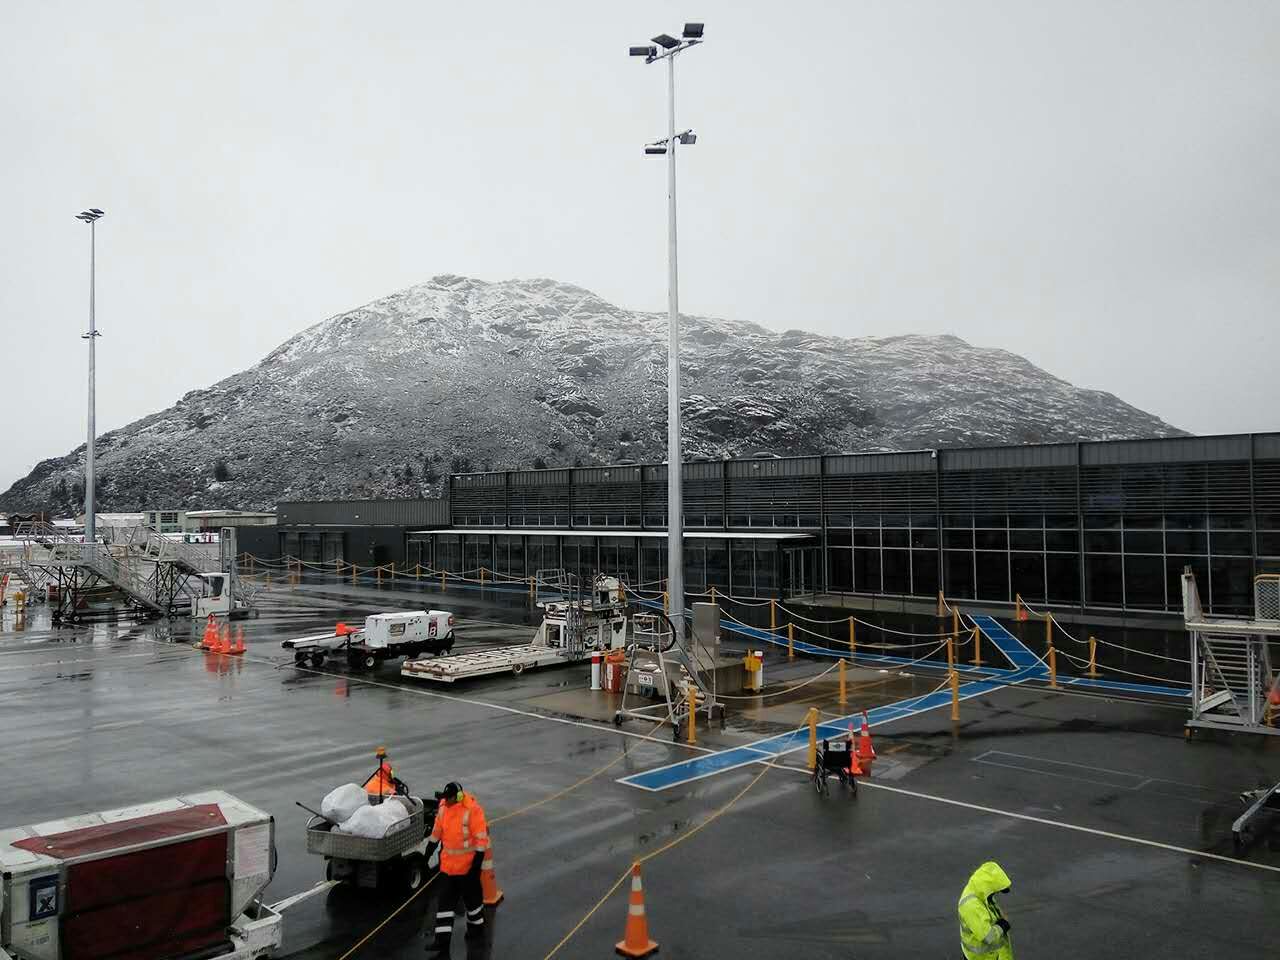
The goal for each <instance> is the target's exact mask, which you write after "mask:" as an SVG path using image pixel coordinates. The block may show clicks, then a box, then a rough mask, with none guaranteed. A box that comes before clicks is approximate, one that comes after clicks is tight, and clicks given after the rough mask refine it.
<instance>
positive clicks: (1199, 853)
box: [790, 768, 1280, 873]
mask: <svg viewBox="0 0 1280 960" xmlns="http://www.w3.org/2000/svg"><path fill="white" fill-rule="evenodd" d="M790 769H794V768H790ZM804 773H805V775H806V776H807V775H808V771H804ZM862 785H863V786H867V787H873V788H875V789H876V790H887V791H889V792H890V793H900V794H902V795H903V796H907V797H915V798H916V799H917V800H931V801H933V802H934V803H945V804H947V805H949V806H952V807H963V808H964V809H966V810H977V811H978V812H980V813H991V814H995V815H996V816H998V817H1008V818H1009V819H1010V820H1025V821H1027V822H1028V823H1038V824H1041V825H1042V826H1046V827H1057V828H1058V829H1059V830H1072V831H1075V832H1076V833H1087V834H1089V835H1091V836H1095V837H1105V838H1106V839H1108V840H1120V841H1121V842H1123V843H1133V844H1137V845H1138V846H1143V847H1154V848H1156V849H1157V850H1167V851H1168V852H1170V853H1182V854H1186V855H1187V856H1189V857H1198V858H1201V859H1205V860H1217V861H1218V862H1220V863H1229V864H1232V865H1233V866H1237V867H1250V868H1252V869H1254V870H1264V871H1266V872H1268V873H1280V866H1272V865H1271V864H1269V863H1254V862H1253V861H1251V860H1241V859H1239V858H1237V857H1228V856H1226V855H1225V854H1221V853H1209V852H1208V851H1205V850H1195V849H1193V848H1191V847H1180V846H1178V845H1177V844H1174V843H1162V842H1161V841H1159V840H1148V839H1147V838H1145V837H1135V836H1132V835H1130V834H1127V833H1114V832H1112V831H1110V830H1099V829H1098V828H1097V827H1086V826H1082V825H1081V824H1078V823H1067V822H1065V821H1062V820H1049V819H1047V818H1045V817H1033V816H1032V815H1031V814H1029V813H1015V812H1013V811H1012V810H1000V809H998V808H996V807H988V806H984V805H983V804H980V803H969V802H968V801H967V800H952V799H951V798H950V797H940V796H938V795H936V794H932V793H921V792H920V791H918V790H907V789H905V788H903V787H891V786H889V785H888V784H887V783H876V782H875V781H873V780H864V781H863V782H862Z"/></svg>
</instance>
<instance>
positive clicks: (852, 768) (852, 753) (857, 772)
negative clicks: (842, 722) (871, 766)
mask: <svg viewBox="0 0 1280 960" xmlns="http://www.w3.org/2000/svg"><path fill="white" fill-rule="evenodd" d="M853 744H854V739H853V723H852V722H850V724H849V776H851V777H865V776H866V775H867V773H866V771H865V770H863V769H862V764H860V763H858V751H857V750H855V749H854V748H853Z"/></svg>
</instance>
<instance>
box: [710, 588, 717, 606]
mask: <svg viewBox="0 0 1280 960" xmlns="http://www.w3.org/2000/svg"><path fill="white" fill-rule="evenodd" d="M711 602H712V603H715V602H716V587H715V584H712V585H711Z"/></svg>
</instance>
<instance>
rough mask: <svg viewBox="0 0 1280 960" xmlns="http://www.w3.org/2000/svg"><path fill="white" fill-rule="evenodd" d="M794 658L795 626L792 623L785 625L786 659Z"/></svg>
mask: <svg viewBox="0 0 1280 960" xmlns="http://www.w3.org/2000/svg"><path fill="white" fill-rule="evenodd" d="M795 658H796V625H795V624H794V623H788V624H787V659H788V660H794V659H795Z"/></svg>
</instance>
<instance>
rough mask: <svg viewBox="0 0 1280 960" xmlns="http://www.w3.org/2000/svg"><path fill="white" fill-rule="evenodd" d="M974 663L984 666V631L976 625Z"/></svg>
mask: <svg viewBox="0 0 1280 960" xmlns="http://www.w3.org/2000/svg"><path fill="white" fill-rule="evenodd" d="M973 665H974V666H975V667H980V666H982V631H981V630H979V629H978V628H977V627H976V626H975V627H974V628H973Z"/></svg>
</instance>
